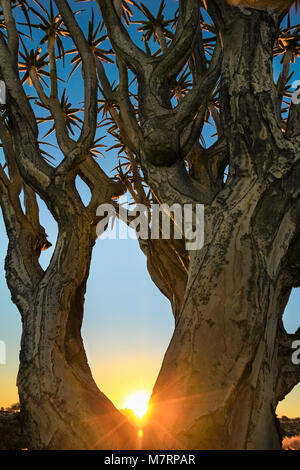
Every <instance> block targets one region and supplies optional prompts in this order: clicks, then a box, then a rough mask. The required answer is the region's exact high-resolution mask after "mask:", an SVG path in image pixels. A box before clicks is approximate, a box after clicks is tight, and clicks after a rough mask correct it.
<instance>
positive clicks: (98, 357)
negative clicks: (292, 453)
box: [0, 0, 300, 416]
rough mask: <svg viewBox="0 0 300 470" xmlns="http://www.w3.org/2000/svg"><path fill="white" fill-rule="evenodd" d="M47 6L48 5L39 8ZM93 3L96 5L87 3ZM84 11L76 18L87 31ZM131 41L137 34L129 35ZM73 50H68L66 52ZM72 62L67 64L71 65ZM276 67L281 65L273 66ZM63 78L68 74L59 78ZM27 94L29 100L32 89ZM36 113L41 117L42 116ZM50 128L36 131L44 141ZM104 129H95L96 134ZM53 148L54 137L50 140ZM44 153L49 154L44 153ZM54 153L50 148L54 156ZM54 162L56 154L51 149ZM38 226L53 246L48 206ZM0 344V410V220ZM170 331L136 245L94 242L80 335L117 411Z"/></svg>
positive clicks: (144, 383)
mask: <svg viewBox="0 0 300 470" xmlns="http://www.w3.org/2000/svg"><path fill="white" fill-rule="evenodd" d="M43 3H45V2H43ZM71 3H73V4H74V5H76V8H77V9H78V8H87V4H86V3H82V5H81V4H80V3H79V4H78V3H76V4H75V3H74V2H71ZM90 3H91V4H95V3H96V2H90ZM159 3H160V2H159V1H158V0H151V1H149V0H148V1H147V0H146V1H145V4H147V5H148V6H150V5H151V8H152V6H153V10H154V11H155V10H156V6H157V5H158V4H159ZM167 7H168V11H171V10H174V8H175V7H176V1H174V0H167ZM88 17H89V13H88V12H86V13H82V15H81V17H80V21H81V24H82V25H83V27H84V28H86V25H87V18H88ZM134 36H135V34H134ZM70 48H71V46H70ZM68 60H69V59H68ZM277 62H278V61H277ZM278 70H279V68H278V63H276V64H275V71H274V73H275V76H277V75H278ZM107 71H108V74H109V76H110V77H111V78H112V79H115V78H116V77H115V69H114V67H113V66H107ZM62 76H63V78H64V79H65V80H66V79H67V73H65V72H62ZM294 79H300V67H299V66H298V68H297V69H296V68H295V77H294ZM63 86H66V88H67V93H68V95H69V96H70V98H71V99H72V100H74V101H75V103H76V105H77V103H79V104H80V101H81V100H82V81H81V73H80V71H78V72H76V73H75V74H74V77H73V78H72V80H71V81H70V82H69V83H62V84H61V85H60V87H61V89H62V87H63ZM28 91H29V92H30V93H31V94H33V89H29V88H28ZM39 115H41V112H39ZM46 130H47V126H46V125H44V126H41V135H43V134H44V133H45V132H46ZM213 133H214V130H213V129H212V128H207V129H206V131H205V134H206V135H205V136H206V138H207V141H208V142H211V135H212V134H213ZM102 134H103V130H100V131H99V136H100V135H102ZM49 141H50V142H51V143H55V140H54V138H53V137H51V138H50V139H49ZM105 142H106V143H107V144H108V146H110V145H113V143H114V142H113V141H112V139H111V138H110V137H107V138H106V139H105ZM47 150H48V151H49V149H47ZM51 151H52V150H51ZM54 155H55V156H56V158H57V160H59V158H60V154H59V152H58V151H57V150H55V151H54ZM101 164H102V165H103V168H104V169H105V170H107V171H109V170H110V169H112V168H113V167H114V166H115V165H116V154H115V153H114V152H113V151H111V152H107V153H105V157H104V158H103V159H102V160H101ZM78 189H79V190H80V193H81V195H82V197H83V198H88V191H87V190H86V188H85V185H84V184H83V183H78ZM40 207H41V221H42V223H43V224H44V226H45V228H46V231H47V233H48V235H49V240H50V241H51V243H53V244H54V243H55V239H56V235H57V227H56V223H55V221H54V220H53V218H52V217H51V215H50V214H49V212H48V210H47V209H46V207H45V204H44V203H42V202H40ZM0 240H1V245H0V340H3V341H5V342H6V345H7V364H6V366H3V365H0V383H1V389H0V406H8V405H9V404H11V403H12V402H15V401H17V390H16V387H15V380H16V374H17V368H18V354H19V343H20V335H21V321H20V316H19V313H18V311H17V309H16V307H15V306H14V305H13V304H12V302H11V300H10V293H9V291H8V289H7V287H6V283H5V279H4V271H3V265H4V258H5V253H6V247H7V238H6V235H5V230H4V226H3V222H2V220H1V221H0ZM52 253H53V248H52V249H50V250H48V251H47V252H44V253H43V254H42V258H41V262H42V264H43V266H45V267H46V265H47V263H48V262H49V260H50V257H51V255H52ZM299 305H300V290H298V291H297V290H295V291H294V292H293V295H292V296H291V299H290V302H289V304H288V306H287V309H286V314H285V323H286V327H287V329H288V331H290V332H292V331H294V330H295V329H296V328H297V326H298V325H299ZM173 328H174V322H173V317H172V313H171V308H170V305H169V302H168V301H167V300H166V299H165V298H164V297H163V296H162V294H161V293H160V292H159V291H158V289H157V288H156V287H155V285H154V284H153V282H152V281H151V279H150V277H149V275H148V272H147V269H146V259H145V257H144V255H143V254H142V252H141V251H140V249H139V247H138V243H137V241H135V240H98V242H97V243H96V246H95V249H94V254H93V260H92V266H91V275H90V278H89V281H88V289H87V295H86V304H85V317H84V324H83V337H84V342H85V346H86V350H87V354H88V358H89V362H90V365H91V368H92V371H93V373H94V377H95V380H96V382H97V383H98V385H99V387H100V388H101V390H102V391H103V392H104V393H106V394H107V395H108V396H109V397H110V398H111V399H112V400H113V401H114V403H115V404H116V405H117V406H118V407H121V406H122V404H123V403H124V401H125V399H126V397H127V396H128V395H129V394H130V393H131V392H134V391H136V390H139V389H142V390H146V391H151V388H152V386H153V385H154V381H155V378H156V376H157V374H158V371H159V368H160V365H161V361H162V359H163V355H164V352H165V350H166V348H167V346H168V344H169V341H170V339H171V336H172V332H173ZM279 414H287V415H289V416H296V415H298V416H300V387H299V386H298V388H297V390H295V391H294V392H293V393H292V394H291V395H290V396H289V398H288V399H287V400H286V401H285V403H284V404H283V405H280V408H279Z"/></svg>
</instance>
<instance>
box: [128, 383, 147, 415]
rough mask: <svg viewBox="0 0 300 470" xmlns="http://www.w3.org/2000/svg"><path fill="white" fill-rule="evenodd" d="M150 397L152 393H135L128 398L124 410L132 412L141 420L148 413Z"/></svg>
mask: <svg viewBox="0 0 300 470" xmlns="http://www.w3.org/2000/svg"><path fill="white" fill-rule="evenodd" d="M150 395H151V394H150V393H148V392H144V391H142V390H141V391H137V392H134V393H132V394H131V395H129V396H128V397H127V398H126V400H125V402H124V408H126V409H129V410H132V411H133V412H134V414H135V415H136V416H137V417H138V418H140V419H141V418H143V416H145V414H146V413H147V411H148V403H149V399H150Z"/></svg>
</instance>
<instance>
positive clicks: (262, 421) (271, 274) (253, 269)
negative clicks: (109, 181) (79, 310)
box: [145, 9, 299, 449]
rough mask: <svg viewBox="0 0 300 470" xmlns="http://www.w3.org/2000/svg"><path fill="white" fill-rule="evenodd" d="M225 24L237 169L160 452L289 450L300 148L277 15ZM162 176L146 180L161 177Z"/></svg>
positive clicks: (180, 348)
mask: <svg viewBox="0 0 300 470" xmlns="http://www.w3.org/2000/svg"><path fill="white" fill-rule="evenodd" d="M226 20H227V22H226V24H224V29H223V31H222V35H223V42H224V57H223V65H222V78H221V90H220V99H221V116H222V119H223V124H224V125H223V127H224V133H225V139H226V140H227V148H228V154H229V169H230V176H229V178H228V180H227V182H226V184H225V187H224V188H223V189H222V190H221V191H220V192H219V193H218V195H217V196H216V197H215V198H214V200H213V202H212V203H211V204H209V205H207V206H206V207H205V245H204V247H203V249H202V250H201V251H200V252H197V251H195V252H191V253H190V258H191V259H190V265H189V271H188V283H187V288H186V292H185V297H184V301H183V307H182V310H181V312H180V315H179V318H178V321H177V324H176V327H175V332H174V335H173V338H172V340H171V343H170V346H169V348H168V350H167V352H166V355H165V358H164V361H163V364H162V368H161V371H160V374H159V377H158V379H157V382H156V384H155V387H154V390H153V395H152V398H151V402H150V406H151V423H150V427H149V430H148V436H147V439H146V442H147V444H146V445H147V446H149V447H152V448H160V449H165V448H168V449H170V448H171V449H178V448H180V449H280V448H281V436H280V431H279V425H278V421H277V419H276V414H275V411H276V406H277V404H278V401H279V400H281V399H283V397H284V396H285V394H286V393H288V391H290V390H291V388H292V386H293V385H296V383H297V382H298V381H299V372H298V373H297V370H296V369H297V366H296V365H293V364H292V352H293V350H292V336H291V337H289V336H288V335H286V334H284V335H283V336H284V338H285V339H284V340H282V321H281V318H282V315H283V312H284V308H285V305H286V303H287V301H288V298H289V294H290V292H291V288H292V287H294V286H295V285H296V284H295V282H298V281H299V280H298V281H296V280H295V277H294V273H293V272H292V270H291V269H290V268H288V267H287V262H286V260H287V258H288V256H289V250H290V248H291V246H293V245H294V243H295V240H298V239H299V237H298V231H299V209H296V207H297V206H299V189H298V185H297V178H299V163H298V156H299V146H298V144H297V145H296V144H294V143H293V142H292V141H290V140H288V139H287V138H285V137H284V135H283V133H282V131H281V129H280V117H279V115H278V108H277V95H276V92H275V87H274V83H273V73H272V48H273V41H274V38H275V36H276V31H277V25H278V22H277V19H276V15H274V14H272V13H270V14H269V13H266V12H263V13H261V12H253V13H247V14H244V13H243V12H242V11H239V10H237V9H232V10H231V11H230V14H228V15H227V16H226ZM233 45H234V46H233ZM145 160H146V158H145ZM160 172H161V169H158V170H157V171H155V170H154V169H153V168H152V173H150V172H149V173H148V177H149V175H150V178H151V177H153V180H154V183H155V178H156V176H157V177H159V173H160ZM152 175H153V176H152ZM151 183H152V181H151V180H150V184H151ZM164 189H165V194H167V191H168V188H167V187H165V188H164ZM179 191H180V189H179ZM169 196H170V197H172V193H170V194H169ZM167 197H168V195H167ZM176 202H177V201H176ZM199 202H201V201H199ZM295 256H296V253H295ZM296 258H297V256H296ZM294 264H295V265H296V266H298V259H297V260H295V261H294ZM294 271H297V268H295V269H294ZM296 336H298V337H299V335H295V337H296ZM289 348H290V354H289V353H288V351H289ZM283 350H284V353H283ZM285 368H286V369H287V370H286V372H285ZM281 387H282V388H281Z"/></svg>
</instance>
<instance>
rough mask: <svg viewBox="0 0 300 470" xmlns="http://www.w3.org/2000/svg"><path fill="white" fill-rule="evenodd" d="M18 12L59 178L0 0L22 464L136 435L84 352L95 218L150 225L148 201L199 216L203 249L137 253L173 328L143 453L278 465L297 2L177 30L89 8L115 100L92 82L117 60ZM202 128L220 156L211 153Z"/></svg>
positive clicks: (294, 144) (180, 16)
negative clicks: (35, 45) (100, 128)
mask: <svg viewBox="0 0 300 470" xmlns="http://www.w3.org/2000/svg"><path fill="white" fill-rule="evenodd" d="M28 3H29V2H24V1H23V2H22V6H23V8H25V11H26V12H27V13H28V12H30V15H31V14H32V15H37V16H38V17H39V18H40V19H41V18H42V19H41V21H42V25H43V28H42V29H44V31H46V37H45V38H43V44H46V47H47V50H46V53H45V54H46V55H42V56H41V55H40V54H41V52H40V51H37V53H36V54H35V53H34V52H33V53H32V54H31V53H28V51H27V49H26V46H25V45H24V44H22V48H21V50H22V52H21V54H22V55H21V57H22V59H23V62H22V63H21V71H22V72H24V75H23V82H24V77H25V80H27V79H28V80H30V82H31V83H32V84H33V86H34V88H35V91H36V93H37V95H38V99H39V104H40V106H42V107H43V108H44V109H47V110H48V111H49V113H50V118H51V119H52V120H53V121H54V127H53V130H55V133H56V139H57V143H58V145H59V148H60V150H61V152H62V160H61V162H59V163H58V164H57V165H54V166H51V165H49V163H47V162H46V161H45V159H44V158H43V154H42V151H41V145H40V143H39V140H38V126H37V118H36V116H35V107H34V106H33V104H32V103H31V100H30V97H29V96H28V93H27V94H26V93H25V91H24V90H25V88H24V86H23V84H22V80H21V79H20V77H19V71H18V57H19V39H21V38H20V34H21V33H20V32H18V31H17V27H16V22H15V20H14V17H13V11H12V5H11V2H9V1H6V0H2V1H1V5H2V10H3V17H4V21H3V23H2V24H3V25H4V29H3V32H2V35H1V37H0V71H1V75H2V78H3V80H4V81H5V83H6V86H7V93H8V101H7V107H6V113H7V114H6V115H5V119H4V118H3V119H2V121H1V128H0V132H1V135H0V137H1V140H2V145H3V150H4V154H5V159H6V163H7V169H8V171H5V169H4V168H3V169H2V170H1V180H0V181H1V186H0V188H1V206H2V211H3V215H4V219H5V223H6V228H7V233H8V237H9V249H8V255H7V261H6V274H7V281H8V285H9V288H10V290H11V293H12V298H13V301H14V302H15V303H16V305H17V306H18V308H19V310H20V313H21V315H22V322H23V335H22V350H21V359H20V362H21V364H20V372H19V377H18V387H19V393H20V400H21V409H22V414H23V419H24V426H25V430H26V432H27V433H28V436H29V439H30V443H31V445H32V447H33V448H128V447H132V446H134V445H135V441H134V433H132V430H131V427H130V425H129V424H128V423H127V422H126V421H125V420H124V418H122V417H121V415H120V414H119V412H118V411H117V410H116V409H115V408H114V407H113V405H112V404H111V402H110V401H109V400H108V399H107V398H106V397H105V396H104V395H103V394H102V393H101V392H100V391H99V390H98V389H97V387H96V385H95V383H94V382H93V379H92V376H91V372H90V370H89V368H88V365H87V360H86V356H85V352H84V348H83V345H82V340H81V336H80V328H81V322H82V315H83V305H84V293H85V288H86V281H87V277H88V273H89V265H90V259H91V254H92V247H93V245H94V243H95V240H96V223H97V218H96V209H97V206H98V205H99V204H101V203H103V202H110V201H111V200H112V199H115V198H116V197H117V196H119V195H120V194H123V193H124V191H126V190H128V191H129V193H130V195H131V197H132V199H133V200H134V202H137V203H143V204H145V206H146V208H148V209H147V211H146V212H147V217H148V221H149V222H150V218H151V210H150V205H151V202H152V201H156V202H159V203H160V204H162V203H164V204H168V205H170V206H171V205H173V204H174V203H176V204H179V205H180V206H181V207H183V206H184V205H185V204H192V205H195V204H204V205H205V244H204V247H203V248H202V249H201V250H195V251H193V250H191V251H190V252H188V251H187V250H186V249H185V243H184V242H185V241H184V240H173V239H170V240H140V246H141V248H142V250H143V252H144V253H145V254H146V256H147V265H148V270H149V273H150V275H151V277H152V279H153V281H154V282H155V283H156V285H157V286H158V288H159V289H160V290H161V291H162V293H163V294H164V295H166V296H167V297H168V298H169V299H170V301H171V304H172V309H173V313H174V317H175V331H174V334H173V337H172V340H171V343H170V345H169V348H168V350H167V352H166V355H165V358H164V361H163V364H162V368H161V371H160V373H159V376H158V379H157V382H156V384H155V387H154V391H153V395H152V399H151V414H150V416H149V421H150V422H149V426H148V432H147V433H146V437H145V442H144V445H145V447H146V448H149V447H153V448H168V449H169V448H183V449H217V448H218V449H254V448H255V449H276V448H280V445H281V443H280V435H279V431H278V426H277V422H276V416H275V409H276V406H277V403H278V401H279V400H282V399H283V398H284V396H285V395H286V394H287V393H288V392H289V391H290V390H291V389H292V388H293V387H294V386H295V385H296V384H297V383H298V382H299V375H300V373H299V367H297V366H295V365H293V364H292V362H291V356H292V352H293V351H292V349H291V345H292V341H293V340H294V339H300V337H299V332H298V333H295V335H288V334H287V333H286V332H285V330H284V328H283V324H282V315H283V312H284V308H285V305H286V303H287V301H288V298H289V295H290V292H291V289H292V288H293V287H296V286H298V285H299V272H300V271H299V263H300V260H299V259H298V255H299V215H300V214H299V189H298V178H299V169H300V168H299V150H300V128H299V117H300V111H299V109H300V108H299V107H298V106H297V105H296V104H294V105H289V110H288V117H286V115H285V114H283V113H282V111H283V109H282V108H283V100H286V99H288V98H289V97H290V94H289V90H288V88H287V87H288V82H289V79H290V63H291V62H292V61H294V59H295V58H296V56H297V55H298V54H299V49H298V30H297V29H296V28H294V29H293V27H292V26H291V25H290V23H288V25H287V28H285V29H284V30H281V29H280V27H281V24H282V22H283V21H284V19H285V17H286V14H287V10H288V7H289V6H290V3H291V2H286V3H285V4H284V5H283V4H281V3H280V2H277V3H276V8H270V7H269V3H270V2H266V1H262V2H250V0H249V1H246V2H234V5H230V4H229V3H230V2H228V3H227V2H225V1H224V0H206V1H205V2H203V3H202V2H201V1H200V0H181V1H180V2H179V9H178V12H176V15H175V19H174V20H173V21H171V22H170V21H169V20H168V19H166V18H165V16H164V7H165V2H162V4H161V6H160V8H159V11H158V14H157V16H154V14H152V13H151V12H150V10H149V9H148V8H147V7H145V5H142V4H140V3H135V2H129V1H128V2H127V1H122V2H121V0H115V1H114V2H111V0H98V2H97V3H98V6H99V10H100V13H101V15H102V18H103V20H104V23H105V26H106V31H107V35H108V40H109V42H110V47H111V48H112V50H113V51H114V54H115V57H116V60H115V62H116V66H117V69H118V75H119V82H118V85H117V87H114V86H113V85H112V84H111V83H110V80H109V77H108V75H107V73H106V69H105V67H104V65H103V61H104V60H106V59H107V56H106V52H110V50H109V51H108V50H106V52H105V50H103V49H102V46H101V47H100V43H101V41H98V40H97V37H96V36H95V34H93V32H92V31H91V30H90V31H89V34H88V38H87V39H86V38H85V35H84V32H83V29H81V27H80V26H79V23H78V17H77V14H76V12H72V10H71V8H70V6H69V5H68V2H66V1H65V0H56V1H55V3H56V7H57V9H58V13H57V14H56V13H54V11H53V8H52V2H50V4H51V8H50V10H49V11H48V12H47V9H45V8H44V7H43V6H42V5H40V4H39V2H36V1H35V3H36V4H37V5H38V7H39V8H40V10H41V11H42V13H37V10H36V8H37V7H36V6H34V7H32V5H28ZM231 3H232V2H231ZM253 3H255V5H252V4H253ZM131 4H132V5H131ZM130 5H131V6H130ZM133 8H136V11H138V12H139V14H141V13H142V14H143V15H144V19H143V20H142V23H141V24H142V26H140V28H139V29H140V32H142V33H143V39H144V41H143V45H144V47H145V52H144V51H143V49H142V48H140V47H138V45H137V44H136V43H135V42H134V41H133V40H132V39H131V37H130V35H129V32H128V31H129V30H130V28H131V27H132V25H131V15H132V12H133ZM40 10H39V11H40ZM100 13H99V11H98V14H100ZM41 15H42V16H41ZM56 15H57V16H56ZM92 24H94V16H93V17H92ZM133 24H135V23H134V22H133ZM29 26H30V28H31V27H32V25H31V21H29ZM30 28H29V29H30ZM92 29H93V26H92ZM64 37H69V38H71V39H72V41H73V43H74V48H75V49H74V48H73V49H72V50H71V51H70V52H71V53H74V54H76V56H75V58H74V60H73V64H74V67H75V69H76V68H78V67H79V66H82V77H83V79H84V106H83V110H82V112H83V120H82V122H80V121H79V120H76V119H75V118H74V115H75V114H76V112H77V111H78V109H76V108H75V110H74V108H71V107H70V106H68V103H67V101H66V95H65V94H63V95H62V97H61V99H59V86H58V78H59V77H58V72H57V65H56V64H57V61H58V60H63V59H64V55H65V52H64V39H62V38H64ZM152 38H154V40H155V41H156V43H157V44H158V45H159V49H158V50H155V49H153V48H152V45H151V40H152ZM282 38H284V40H281V42H280V39H282ZM103 40H106V39H105V38H104V39H103ZM21 41H22V43H23V42H24V41H23V39H21ZM291 41H292V42H291ZM292 44H293V46H292ZM291 48H293V50H292V52H291ZM26 51H27V52H26ZM279 54H281V55H282V56H283V69H282V73H281V75H280V77H279V80H278V82H277V83H274V78H273V57H274V55H279ZM41 71H44V74H42V73H41ZM132 78H133V79H134V81H132ZM43 80H48V81H49V83H50V93H47V90H46V88H45V86H43V84H44V82H43ZM98 86H99V87H100V91H101V94H102V97H101V100H100V104H101V106H100V107H99V108H98ZM133 87H134V89H133ZM98 112H100V113H101V112H102V113H103V114H104V119H105V121H104V123H105V124H107V127H106V128H107V130H108V132H109V133H110V134H111V135H113V136H114V137H115V138H116V139H117V144H116V146H114V148H117V147H118V148H119V150H120V152H119V154H120V156H121V157H122V158H123V157H125V159H126V162H125V167H126V171H125V172H124V162H123V163H121V162H120V164H119V165H118V166H117V170H116V171H117V176H118V183H117V182H116V181H114V180H112V179H111V178H109V177H108V176H107V175H106V174H105V173H104V172H103V170H102V169H101V168H100V166H99V164H98V163H97V162H96V161H95V159H94V158H93V156H92V153H93V152H92V149H93V147H94V146H95V143H96V141H97V142H98V140H99V139H96V137H97V136H96V129H97V123H98V120H99V114H98ZM100 115H101V114H100ZM100 119H101V118H100ZM208 121H209V122H212V121H213V122H214V125H215V128H216V132H217V139H216V143H215V144H214V145H212V146H211V147H210V148H209V149H205V148H204V146H203V137H202V133H203V129H204V126H205V124H206V123H207V122H208ZM74 125H77V126H79V130H78V132H77V134H78V135H76V138H75V135H74V134H72V126H74ZM95 139H96V140H95ZM122 158H121V161H122ZM225 172H226V175H227V177H226V178H225V177H224V175H225ZM78 175H79V176H81V178H82V179H83V180H84V181H85V182H86V184H87V185H88V186H89V188H90V190H91V193H92V198H91V201H90V203H89V204H88V206H87V207H85V206H84V205H83V203H82V201H81V199H80V197H79V195H78V193H77V191H76V188H75V178H76V177H77V176H78ZM22 188H23V189H24V205H25V211H24V210H22V207H21V204H20V194H21V190H22ZM36 195H39V196H40V197H41V198H42V199H43V200H44V201H45V203H46V205H47V207H48V209H49V210H50V212H51V213H52V215H53V217H54V218H55V220H56V221H57V224H58V229H59V233H58V240H57V244H56V247H55V251H54V255H53V257H52V259H51V262H50V264H49V266H48V268H47V269H46V270H42V268H41V267H40V265H39V262H38V259H39V255H40V251H41V249H43V248H47V244H48V243H49V242H47V238H46V234H45V230H44V229H43V228H42V227H41V225H40V222H39V217H38V205H37V201H36ZM113 203H114V204H116V202H113Z"/></svg>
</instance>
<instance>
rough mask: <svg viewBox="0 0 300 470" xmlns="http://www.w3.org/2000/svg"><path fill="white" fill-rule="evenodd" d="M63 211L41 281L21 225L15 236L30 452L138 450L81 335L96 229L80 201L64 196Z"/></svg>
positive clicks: (11, 258)
mask: <svg viewBox="0 0 300 470" xmlns="http://www.w3.org/2000/svg"><path fill="white" fill-rule="evenodd" d="M64 205H65V207H64V213H63V212H62V213H61V214H60V215H61V216H62V217H61V218H60V220H61V222H59V224H58V225H59V235H58V240H57V244H56V247H55V252H54V254H53V257H52V259H51V262H50V265H49V267H48V268H47V270H46V271H45V272H43V271H42V270H41V269H40V270H38V269H37V275H36V277H33V276H30V275H29V273H32V267H31V266H29V265H28V262H27V259H24V257H22V253H27V254H28V250H29V253H30V247H32V244H33V242H32V240H31V239H30V238H29V237H28V236H26V235H25V234H26V231H25V230H24V228H23V230H18V224H16V223H15V224H14V234H12V233H10V244H9V249H8V254H7V258H6V274H7V281H8V285H9V288H10V291H11V293H12V298H13V300H14V302H15V303H16V305H17V306H18V308H19V311H20V313H21V316H22V326H23V331H22V341H21V353H20V368H19V374H18V380H17V385H18V390H19V397H20V405H21V416H22V422H23V427H24V434H25V435H26V438H27V440H28V445H29V446H30V449H117V448H121V449H122V448H128V447H133V446H134V445H135V442H134V436H135V434H134V432H133V428H132V426H131V425H130V424H129V423H128V421H127V420H126V419H125V417H124V416H123V415H121V413H120V412H119V411H118V410H117V409H116V408H115V407H114V405H113V404H112V403H111V402H110V401H109V399H108V398H107V397H106V396H105V395H104V394H103V393H102V392H101V391H100V390H99V389H98V387H97V386H96V384H95V382H94V380H93V377H92V374H91V371H90V368H89V366H88V362H87V358H86V354H85V351H84V346H83V341H82V337H81V333H80V331H81V324H82V318H83V307H84V296H85V291H86V282H87V278H88V274H89V268H90V260H91V254H92V248H93V246H94V243H95V237H96V234H95V233H94V232H95V228H93V227H92V226H91V223H90V220H89V218H88V217H87V215H86V214H85V213H84V212H83V213H80V212H79V211H78V208H79V203H78V200H76V197H75V196H74V194H71V196H70V198H69V200H68V198H67V196H66V194H65V202H64ZM62 207H63V206H61V207H60V211H62ZM24 245H26V246H24ZM37 250H38V249H37ZM28 258H30V256H28Z"/></svg>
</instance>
